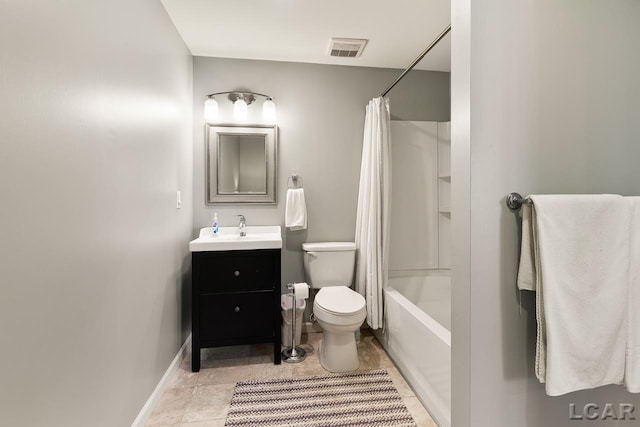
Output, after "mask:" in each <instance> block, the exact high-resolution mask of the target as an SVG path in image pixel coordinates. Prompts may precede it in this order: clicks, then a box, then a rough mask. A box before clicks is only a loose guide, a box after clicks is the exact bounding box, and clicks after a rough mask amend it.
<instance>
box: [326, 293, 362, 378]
mask: <svg viewBox="0 0 640 427" xmlns="http://www.w3.org/2000/svg"><path fill="white" fill-rule="evenodd" d="M313 313H314V314H315V316H316V319H317V320H318V324H319V325H320V326H321V327H322V330H323V332H324V336H323V339H322V342H321V343H320V363H321V364H322V366H323V367H324V368H325V369H326V370H327V371H330V372H348V371H354V370H356V369H358V366H360V361H359V359H358V349H357V346H356V340H355V335H354V332H355V331H356V330H357V329H358V328H360V326H361V325H362V322H364V319H366V317H367V307H366V303H365V300H364V298H363V297H362V295H360V294H359V293H357V292H355V291H353V290H351V289H349V288H347V287H346V286H335V287H330V288H323V289H320V292H318V294H317V295H316V298H315V301H314V303H313Z"/></svg>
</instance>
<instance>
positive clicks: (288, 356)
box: [282, 283, 307, 363]
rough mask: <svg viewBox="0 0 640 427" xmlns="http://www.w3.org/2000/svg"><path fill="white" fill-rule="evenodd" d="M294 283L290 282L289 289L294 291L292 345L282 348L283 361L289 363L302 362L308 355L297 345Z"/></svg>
mask: <svg viewBox="0 0 640 427" xmlns="http://www.w3.org/2000/svg"><path fill="white" fill-rule="evenodd" d="M294 285H295V284H294V283H289V284H288V285H287V289H288V290H290V291H292V292H293V301H292V303H291V305H292V307H291V347H287V348H285V349H284V350H282V361H284V362H287V363H300V362H302V361H303V360H304V359H305V358H306V357H307V352H306V351H304V349H303V348H301V347H296V309H297V302H296V301H297V300H296V290H295V287H294Z"/></svg>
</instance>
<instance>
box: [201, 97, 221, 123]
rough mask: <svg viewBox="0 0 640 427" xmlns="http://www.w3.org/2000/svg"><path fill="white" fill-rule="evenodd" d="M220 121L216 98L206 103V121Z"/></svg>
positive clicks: (209, 99) (211, 98) (208, 99)
mask: <svg viewBox="0 0 640 427" xmlns="http://www.w3.org/2000/svg"><path fill="white" fill-rule="evenodd" d="M217 120H218V101H216V99H215V98H214V97H210V98H207V100H206V101H204V121H205V122H207V123H212V122H215V121H217Z"/></svg>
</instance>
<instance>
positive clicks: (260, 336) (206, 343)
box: [191, 249, 281, 372]
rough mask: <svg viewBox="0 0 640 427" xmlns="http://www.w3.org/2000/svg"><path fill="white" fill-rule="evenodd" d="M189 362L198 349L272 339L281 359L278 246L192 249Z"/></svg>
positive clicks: (196, 364) (196, 366)
mask: <svg viewBox="0 0 640 427" xmlns="http://www.w3.org/2000/svg"><path fill="white" fill-rule="evenodd" d="M192 261H193V263H192V268H193V279H192V284H193V288H192V289H193V293H192V302H193V305H192V328H193V335H192V339H193V355H192V365H191V368H192V370H193V372H198V371H199V370H200V349H201V348H208V347H219V346H225V345H239V344H254V343H265V342H272V343H273V359H274V363H275V364H280V343H281V337H280V325H281V322H280V249H256V250H236V251H209V252H193V254H192Z"/></svg>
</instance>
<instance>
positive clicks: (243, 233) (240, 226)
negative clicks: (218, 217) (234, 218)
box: [238, 215, 247, 237]
mask: <svg viewBox="0 0 640 427" xmlns="http://www.w3.org/2000/svg"><path fill="white" fill-rule="evenodd" d="M238 217H240V224H238V231H240V237H244V236H246V235H247V220H246V219H245V217H244V215H238Z"/></svg>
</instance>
